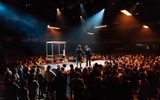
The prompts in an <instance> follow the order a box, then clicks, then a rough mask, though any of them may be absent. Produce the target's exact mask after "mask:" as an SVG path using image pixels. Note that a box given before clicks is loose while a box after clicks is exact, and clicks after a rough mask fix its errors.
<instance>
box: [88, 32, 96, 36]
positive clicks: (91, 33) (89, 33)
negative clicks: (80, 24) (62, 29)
mask: <svg viewBox="0 0 160 100" xmlns="http://www.w3.org/2000/svg"><path fill="white" fill-rule="evenodd" d="M87 34H88V35H94V34H95V33H93V32H87Z"/></svg>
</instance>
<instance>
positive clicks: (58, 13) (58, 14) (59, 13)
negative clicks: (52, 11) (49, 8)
mask: <svg viewBox="0 0 160 100" xmlns="http://www.w3.org/2000/svg"><path fill="white" fill-rule="evenodd" d="M57 16H58V17H59V16H61V11H60V10H59V8H57Z"/></svg>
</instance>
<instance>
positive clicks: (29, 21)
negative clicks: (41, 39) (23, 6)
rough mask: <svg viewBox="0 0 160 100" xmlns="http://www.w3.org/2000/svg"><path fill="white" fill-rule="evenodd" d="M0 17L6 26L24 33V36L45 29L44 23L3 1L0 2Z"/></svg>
mask: <svg viewBox="0 0 160 100" xmlns="http://www.w3.org/2000/svg"><path fill="white" fill-rule="evenodd" d="M0 17H1V20H2V21H4V22H5V24H6V25H7V26H8V28H11V29H15V30H17V32H20V33H25V34H24V36H25V35H27V36H39V35H41V34H43V33H44V31H45V29H44V23H42V22H41V21H39V20H36V19H35V18H33V17H32V16H30V15H28V14H25V13H22V12H18V11H16V10H15V9H13V8H12V7H9V6H7V5H5V4H3V3H0Z"/></svg>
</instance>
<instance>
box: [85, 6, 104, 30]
mask: <svg viewBox="0 0 160 100" xmlns="http://www.w3.org/2000/svg"><path fill="white" fill-rule="evenodd" d="M104 11H105V9H102V10H101V11H100V12H98V13H97V14H95V15H94V16H92V17H91V18H89V19H88V20H87V21H86V23H87V27H88V28H92V27H94V26H99V25H100V24H101V22H102V20H103V15H104Z"/></svg>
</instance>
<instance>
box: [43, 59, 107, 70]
mask: <svg viewBox="0 0 160 100" xmlns="http://www.w3.org/2000/svg"><path fill="white" fill-rule="evenodd" d="M105 61H106V60H95V61H91V66H94V64H95V63H98V64H101V65H104V63H105ZM63 64H66V65H67V66H66V68H65V69H66V70H69V69H70V64H73V66H74V68H75V67H76V62H62V63H58V64H46V65H44V66H45V67H47V66H48V65H50V66H51V67H52V69H57V66H58V65H60V66H62V65H63ZM84 67H86V62H84V63H82V68H84Z"/></svg>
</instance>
